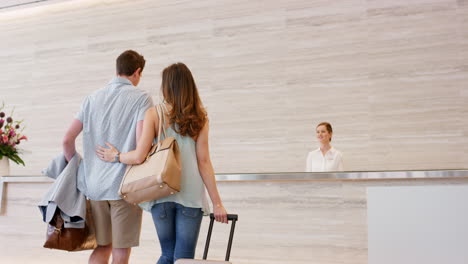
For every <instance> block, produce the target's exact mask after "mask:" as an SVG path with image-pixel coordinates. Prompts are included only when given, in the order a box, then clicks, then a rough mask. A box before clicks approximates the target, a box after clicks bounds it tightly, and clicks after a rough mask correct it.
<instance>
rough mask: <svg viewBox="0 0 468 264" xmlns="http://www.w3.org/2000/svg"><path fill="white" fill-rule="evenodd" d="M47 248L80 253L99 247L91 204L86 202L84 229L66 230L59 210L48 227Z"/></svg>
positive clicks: (45, 245) (45, 244)
mask: <svg viewBox="0 0 468 264" xmlns="http://www.w3.org/2000/svg"><path fill="white" fill-rule="evenodd" d="M44 247H45V248H51V249H60V250H66V251H80V250H87V249H95V248H96V247H97V242H96V233H95V229H94V221H93V216H92V214H91V204H90V202H89V200H87V201H86V221H85V227H84V228H65V226H64V221H63V218H62V216H61V215H60V210H59V209H58V208H57V210H56V211H55V214H54V217H53V219H52V221H50V223H49V225H48V227H47V235H46V242H45V243H44Z"/></svg>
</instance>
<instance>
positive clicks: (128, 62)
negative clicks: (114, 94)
mask: <svg viewBox="0 0 468 264" xmlns="http://www.w3.org/2000/svg"><path fill="white" fill-rule="evenodd" d="M145 62H146V61H145V58H144V57H143V56H142V55H140V54H138V53H137V52H136V51H134V50H126V51H124V52H123V53H122V54H120V56H119V57H118V58H117V62H116V70H117V74H118V75H125V76H131V75H133V74H134V73H135V71H136V70H137V69H138V68H141V71H143V68H145Z"/></svg>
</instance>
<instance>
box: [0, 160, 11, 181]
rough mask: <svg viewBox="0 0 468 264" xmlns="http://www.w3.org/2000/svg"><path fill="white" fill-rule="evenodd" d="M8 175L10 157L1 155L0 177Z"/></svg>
mask: <svg viewBox="0 0 468 264" xmlns="http://www.w3.org/2000/svg"><path fill="white" fill-rule="evenodd" d="M8 175H10V159H9V158H7V157H5V156H4V157H3V158H1V159H0V177H1V176H8Z"/></svg>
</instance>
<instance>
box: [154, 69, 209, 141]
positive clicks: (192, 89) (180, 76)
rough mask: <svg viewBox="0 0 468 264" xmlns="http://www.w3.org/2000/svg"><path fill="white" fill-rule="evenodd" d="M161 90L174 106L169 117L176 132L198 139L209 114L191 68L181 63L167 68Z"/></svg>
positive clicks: (168, 101)
mask: <svg viewBox="0 0 468 264" xmlns="http://www.w3.org/2000/svg"><path fill="white" fill-rule="evenodd" d="M161 90H162V93H163V96H164V100H165V102H166V103H168V104H169V105H170V106H172V109H171V110H170V111H169V113H168V115H169V122H170V124H171V126H172V127H173V128H174V130H175V131H176V132H177V133H179V134H181V135H182V136H190V137H192V138H193V137H195V138H196V137H198V135H199V134H200V131H201V130H202V128H203V126H204V125H205V122H206V120H207V113H206V111H205V108H204V107H203V104H202V102H201V100H200V96H199V95H198V90H197V86H196V84H195V80H194V79H193V76H192V73H191V72H190V70H189V68H188V67H187V66H186V65H185V64H183V63H181V62H178V63H175V64H172V65H170V66H168V67H166V68H165V69H164V70H163V72H162V83H161ZM175 124H177V126H175Z"/></svg>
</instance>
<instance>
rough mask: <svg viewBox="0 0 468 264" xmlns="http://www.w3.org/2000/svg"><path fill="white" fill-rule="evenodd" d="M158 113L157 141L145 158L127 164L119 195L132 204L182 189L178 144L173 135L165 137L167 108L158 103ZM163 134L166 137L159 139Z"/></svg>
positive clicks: (158, 197)
mask: <svg viewBox="0 0 468 264" xmlns="http://www.w3.org/2000/svg"><path fill="white" fill-rule="evenodd" d="M156 110H157V112H158V116H159V129H158V137H157V139H158V140H157V143H156V144H154V145H153V147H152V148H151V150H150V152H149V153H148V156H147V157H146V160H145V161H144V162H143V163H141V164H139V165H128V166H127V170H126V172H125V175H124V177H123V179H122V183H121V184H120V190H119V194H120V197H122V198H123V199H124V200H125V201H127V202H129V203H133V204H137V203H143V202H147V201H153V200H157V199H160V198H163V197H166V196H169V195H171V194H174V193H177V192H179V191H180V175H181V160H180V152H179V146H178V145H177V141H176V140H175V138H173V137H166V133H165V131H164V129H163V126H164V125H165V124H166V122H165V117H164V116H165V115H164V110H163V108H162V106H161V105H158V106H156ZM162 134H164V140H160V138H161V135H162Z"/></svg>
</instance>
